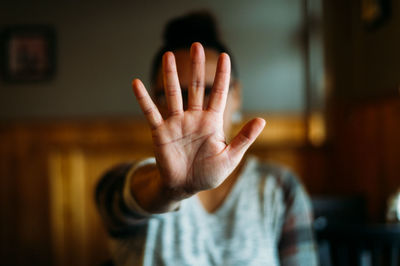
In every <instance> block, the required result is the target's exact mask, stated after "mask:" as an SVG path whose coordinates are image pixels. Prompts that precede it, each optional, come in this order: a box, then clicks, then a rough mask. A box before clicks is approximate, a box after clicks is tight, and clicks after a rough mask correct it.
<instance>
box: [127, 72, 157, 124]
mask: <svg viewBox="0 0 400 266" xmlns="http://www.w3.org/2000/svg"><path fill="white" fill-rule="evenodd" d="M132 89H133V92H134V94H135V96H136V100H137V101H138V103H139V105H140V108H141V109H142V111H143V113H144V115H145V116H146V119H147V121H148V122H149V124H150V127H151V129H156V128H157V127H159V126H160V125H161V124H162V122H163V118H162V116H161V114H160V112H159V111H158V109H157V107H156V105H155V104H154V102H153V101H152V100H151V98H150V95H149V93H148V92H147V90H146V88H145V87H144V85H143V83H142V82H141V81H140V80H139V79H134V80H133V81H132Z"/></svg>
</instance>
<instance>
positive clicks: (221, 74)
mask: <svg viewBox="0 0 400 266" xmlns="http://www.w3.org/2000/svg"><path fill="white" fill-rule="evenodd" d="M230 78H231V61H230V59H229V55H228V54H226V53H222V54H221V55H220V56H219V58H218V63H217V71H216V73H215V79H214V84H213V87H212V90H211V97H210V101H209V102H208V107H207V110H210V111H213V112H216V113H223V112H224V109H225V105H226V98H227V95H228V89H229V81H230Z"/></svg>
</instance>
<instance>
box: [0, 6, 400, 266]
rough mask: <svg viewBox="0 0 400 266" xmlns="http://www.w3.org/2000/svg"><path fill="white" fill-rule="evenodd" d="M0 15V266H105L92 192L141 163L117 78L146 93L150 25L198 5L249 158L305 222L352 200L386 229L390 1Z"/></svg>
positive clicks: (145, 150)
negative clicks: (307, 205) (220, 47)
mask: <svg viewBox="0 0 400 266" xmlns="http://www.w3.org/2000/svg"><path fill="white" fill-rule="evenodd" d="M0 5H1V8H0V33H1V38H0V42H1V43H0V47H1V51H0V55H1V58H0V63H1V75H0V95H1V96H0V219H1V220H0V226H1V227H0V237H1V240H0V241H1V243H0V258H1V262H0V264H3V263H4V265H99V264H100V263H101V262H104V261H106V260H107V259H108V258H109V257H110V252H109V246H110V245H112V242H111V241H110V240H109V239H108V237H107V234H106V233H105V231H104V228H103V227H102V224H101V221H100V219H99V216H98V214H97V212H96V208H95V205H94V201H93V189H94V186H95V184H96V182H97V181H98V179H99V177H100V176H101V173H102V172H104V171H105V170H106V169H107V168H109V167H111V166H112V165H114V164H116V163H118V162H121V161H129V160H134V159H137V158H141V157H143V156H150V155H151V153H152V151H151V146H150V145H151V137H150V135H149V131H148V129H147V126H146V123H145V121H144V120H143V118H142V117H141V112H140V109H139V107H138V105H137V104H136V102H135V99H134V97H133V95H132V92H131V88H130V83H131V80H132V79H133V78H134V77H139V78H141V79H142V80H143V81H144V82H145V84H147V85H148V84H149V74H150V65H151V62H152V59H153V56H154V53H155V51H156V50H157V49H158V48H159V47H160V46H161V43H162V37H161V36H162V31H163V28H164V25H165V23H166V22H167V21H168V20H169V19H171V18H173V17H176V16H178V15H182V14H184V13H186V12H189V11H193V10H199V9H206V10H210V11H211V12H213V13H214V14H215V16H216V19H217V21H218V23H219V25H220V31H221V37H222V39H223V40H225V43H226V44H227V46H228V47H229V48H230V49H231V52H232V54H233V56H234V59H235V60H236V64H237V66H238V70H239V78H240V80H241V82H242V85H243V92H242V94H243V107H242V110H243V113H242V120H243V122H242V123H244V122H245V121H246V119H248V118H250V117H253V116H255V115H257V116H262V117H264V118H265V119H266V121H267V126H266V129H265V130H264V132H263V133H262V135H261V136H260V137H259V139H258V140H257V142H256V143H255V144H254V145H253V147H252V148H251V151H250V152H251V153H254V154H257V155H258V156H260V157H262V158H265V159H268V160H274V161H277V162H280V163H283V164H286V165H288V166H289V167H291V168H292V169H293V170H294V171H295V172H296V173H297V174H298V175H299V177H300V179H301V180H302V182H303V183H304V184H305V186H306V189H307V190H308V192H309V193H310V195H311V196H312V199H313V203H314V204H315V206H316V212H318V211H320V209H319V208H320V207H321V204H322V205H323V206H325V205H324V204H326V203H327V202H328V203H331V202H332V201H331V200H332V199H340V200H339V201H338V202H342V203H343V199H346V200H347V199H356V200H357V202H359V200H360V199H361V200H362V207H360V208H361V209H363V208H365V212H364V211H363V213H362V214H360V216H363V218H362V219H363V221H364V222H366V223H375V224H381V223H387V217H386V215H387V210H388V209H389V205H388V200H389V198H390V197H391V196H392V195H394V194H395V193H396V192H397V191H398V189H399V188H400V178H399V177H400V176H399V173H400V137H399V136H400V87H399V85H400V53H399V52H398V51H397V50H398V48H399V47H400V3H399V2H398V1H391V0H355V1H347V0H338V1H329V0H279V1H278V0H276V1H272V0H271V1H265V0H263V1H261V0H259V1H248V2H245V1H239V0H238V1H228V0H226V1H211V0H207V1H201V2H200V1H198V2H194V1H183V0H172V1H157V0H154V1H118V2H116V1H114V2H111V1H85V2H77V1H72V2H70V3H68V2H66V1H61V2H54V1H53V2H50V1H48V2H47V1H27V0H25V1H2V2H1V4H0ZM240 125H241V123H238V124H237V128H239V127H240ZM321 202H322V203H321ZM345 202H346V203H345V205H346V204H347V203H348V201H345ZM348 206H355V205H351V204H350V205H348ZM357 206H358V205H357ZM399 206H400V205H399ZM356 208H358V207H356ZM357 210H360V209H357ZM360 212H361V211H360ZM317 214H318V213H317ZM337 217H338V216H337Z"/></svg>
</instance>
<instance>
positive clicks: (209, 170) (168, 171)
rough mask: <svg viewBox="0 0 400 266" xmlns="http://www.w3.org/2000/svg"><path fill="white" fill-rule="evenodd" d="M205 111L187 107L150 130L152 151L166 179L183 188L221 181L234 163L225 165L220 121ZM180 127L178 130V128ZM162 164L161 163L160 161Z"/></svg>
mask: <svg viewBox="0 0 400 266" xmlns="http://www.w3.org/2000/svg"><path fill="white" fill-rule="evenodd" d="M218 120H219V118H218V117H215V115H214V114H213V113H209V112H207V111H187V112H185V114H184V115H182V116H180V117H175V118H174V119H170V120H168V121H166V123H165V124H164V125H162V126H160V127H159V128H157V129H156V130H154V132H153V136H154V151H155V155H156V158H157V161H158V162H164V163H163V164H162V167H160V170H161V172H162V174H163V176H165V177H167V178H168V180H167V182H171V183H173V185H174V186H184V187H185V190H186V191H198V190H203V189H209V188H213V187H215V186H217V185H218V184H219V183H221V182H222V181H223V179H224V177H226V176H227V175H229V173H230V171H231V170H233V167H234V166H233V165H232V166H231V165H227V164H228V163H229V161H227V160H225V156H226V154H225V153H224V150H225V148H226V146H227V145H226V143H225V137H224V133H223V129H222V126H215V125H222V121H218ZM177 129H179V130H177ZM160 166H161V165H160Z"/></svg>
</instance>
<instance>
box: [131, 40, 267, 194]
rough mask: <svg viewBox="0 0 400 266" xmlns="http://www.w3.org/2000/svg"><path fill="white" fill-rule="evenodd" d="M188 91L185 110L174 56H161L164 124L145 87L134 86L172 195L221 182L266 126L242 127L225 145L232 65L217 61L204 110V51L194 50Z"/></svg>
mask: <svg viewBox="0 0 400 266" xmlns="http://www.w3.org/2000/svg"><path fill="white" fill-rule="evenodd" d="M192 52H193V53H191V55H192V73H193V75H192V77H193V80H192V82H191V84H193V85H192V87H190V88H189V103H188V108H187V110H185V111H184V110H183V105H182V97H181V93H180V87H179V80H178V76H177V71H176V66H175V60H174V56H173V54H172V53H170V52H168V53H166V54H165V55H164V58H163V59H164V60H163V78H164V87H165V92H166V93H165V94H166V95H167V104H168V111H169V116H168V118H167V119H165V120H164V119H163V118H162V116H161V114H160V113H159V111H158V109H157V107H156V106H155V105H154V103H153V102H152V100H151V99H150V96H149V95H148V93H147V91H146V89H145V88H144V86H143V84H142V83H141V82H140V81H139V80H135V81H134V82H133V89H134V92H135V95H136V98H137V100H138V102H139V104H140V106H141V108H142V110H143V111H144V113H145V115H146V117H147V120H148V122H149V124H150V126H151V128H152V135H153V146H154V153H155V156H156V160H157V165H158V168H159V171H160V176H161V178H162V181H163V183H164V184H165V185H166V186H168V187H170V188H173V189H174V190H180V191H185V192H186V193H189V194H193V193H196V192H198V191H200V190H205V189H211V188H215V187H216V186H218V185H219V184H220V183H221V182H222V181H224V180H225V179H226V178H227V177H228V176H229V174H230V173H231V172H232V171H233V170H234V168H235V167H236V166H237V165H238V164H239V162H240V160H241V158H242V156H243V154H244V152H245V151H246V150H247V149H248V147H249V146H250V144H251V143H252V142H253V141H254V140H255V138H256V137H257V136H258V134H259V133H260V132H261V130H262V128H263V125H264V121H263V120H261V119H254V120H252V121H251V122H249V123H248V124H246V125H245V126H244V127H243V129H242V130H241V132H239V134H238V135H237V136H236V137H235V138H234V139H233V141H232V143H230V144H229V145H227V144H226V142H225V136H224V131H223V112H224V108H225V103H226V99H227V93H228V87H229V78H230V62H229V57H228V56H227V55H226V54H222V55H221V56H220V58H219V62H218V66H217V70H216V75H215V80H214V85H213V88H212V93H211V97H210V101H209V103H208V106H207V108H203V98H204V60H205V59H204V50H203V48H202V46H201V45H200V44H198V43H195V44H194V45H193V46H192Z"/></svg>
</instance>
